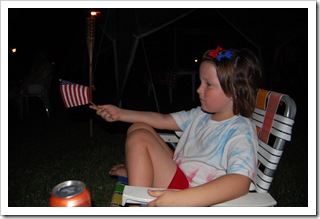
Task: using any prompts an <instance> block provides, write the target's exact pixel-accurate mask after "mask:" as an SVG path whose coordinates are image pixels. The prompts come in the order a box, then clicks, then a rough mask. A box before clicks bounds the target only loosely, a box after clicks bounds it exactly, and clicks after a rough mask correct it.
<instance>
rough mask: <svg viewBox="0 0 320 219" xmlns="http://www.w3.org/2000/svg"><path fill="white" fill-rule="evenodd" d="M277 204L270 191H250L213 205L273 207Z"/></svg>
mask: <svg viewBox="0 0 320 219" xmlns="http://www.w3.org/2000/svg"><path fill="white" fill-rule="evenodd" d="M276 204H277V201H276V200H275V199H274V198H273V197H272V196H271V195H270V193H257V192H249V193H248V194H246V195H244V196H241V197H239V198H236V199H233V200H230V201H227V202H223V203H220V204H217V205H212V206H211V207H272V206H275V205H276Z"/></svg>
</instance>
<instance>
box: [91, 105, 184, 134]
mask: <svg viewBox="0 0 320 219" xmlns="http://www.w3.org/2000/svg"><path fill="white" fill-rule="evenodd" d="M90 108H91V109H95V110H96V111H97V112H96V113H97V114H98V115H100V116H101V117H102V118H103V119H105V120H106V121H108V122H115V121H121V122H128V123H137V122H143V123H146V124H148V125H150V126H152V127H153V128H156V129H166V130H173V131H177V130H180V128H179V126H178V125H177V123H176V122H175V120H174V119H173V117H172V116H171V115H170V114H162V113H157V112H148V111H136V110H128V109H121V108H119V107H116V106H114V105H102V106H92V105H91V106H90Z"/></svg>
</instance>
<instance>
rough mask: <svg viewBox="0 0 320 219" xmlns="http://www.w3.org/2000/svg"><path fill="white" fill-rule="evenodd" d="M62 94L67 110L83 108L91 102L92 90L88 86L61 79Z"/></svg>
mask: <svg viewBox="0 0 320 219" xmlns="http://www.w3.org/2000/svg"><path fill="white" fill-rule="evenodd" d="M60 92H61V96H62V100H63V102H64V105H65V107H67V108H70V107H75V106H81V105H85V104H89V103H90V102H91V100H90V89H89V87H88V86H83V85H80V84H75V83H72V82H69V81H65V80H62V79H60Z"/></svg>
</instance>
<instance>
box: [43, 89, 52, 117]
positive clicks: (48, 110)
mask: <svg viewBox="0 0 320 219" xmlns="http://www.w3.org/2000/svg"><path fill="white" fill-rule="evenodd" d="M42 98H43V99H42V101H43V103H44V106H45V108H46V113H47V116H48V117H50V114H51V104H50V100H49V95H48V94H44V96H43V97H42Z"/></svg>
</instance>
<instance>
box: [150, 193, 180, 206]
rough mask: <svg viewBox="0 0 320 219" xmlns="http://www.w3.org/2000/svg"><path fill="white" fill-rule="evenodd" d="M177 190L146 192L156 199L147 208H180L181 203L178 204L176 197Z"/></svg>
mask: <svg viewBox="0 0 320 219" xmlns="http://www.w3.org/2000/svg"><path fill="white" fill-rule="evenodd" d="M178 193H179V190H151V189H149V190H148V194H149V195H151V196H152V197H156V198H157V199H155V200H153V201H151V202H149V203H148V204H147V207H165V206H167V207H169V206H171V207H173V206H182V205H183V203H179V202H178V199H177V195H178Z"/></svg>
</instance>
